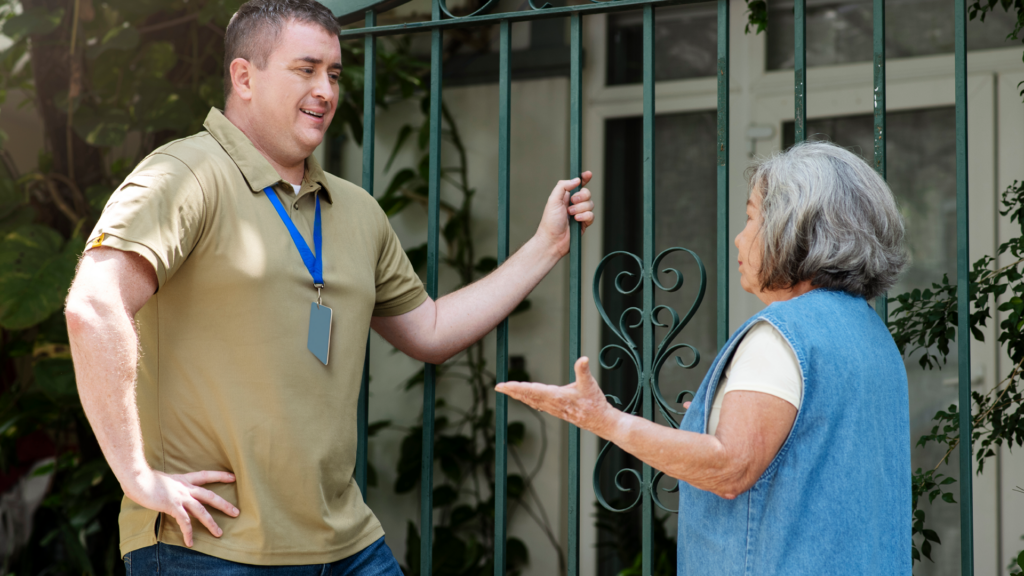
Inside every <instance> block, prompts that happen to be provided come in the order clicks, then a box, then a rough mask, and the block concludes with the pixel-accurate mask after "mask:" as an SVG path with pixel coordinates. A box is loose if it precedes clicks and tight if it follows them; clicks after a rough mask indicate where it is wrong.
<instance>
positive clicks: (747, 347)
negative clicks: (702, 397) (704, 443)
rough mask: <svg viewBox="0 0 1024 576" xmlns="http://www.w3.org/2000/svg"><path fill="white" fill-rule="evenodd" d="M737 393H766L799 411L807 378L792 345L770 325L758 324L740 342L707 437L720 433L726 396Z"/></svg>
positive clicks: (717, 395) (719, 391)
mask: <svg viewBox="0 0 1024 576" xmlns="http://www.w3.org/2000/svg"><path fill="white" fill-rule="evenodd" d="M734 390H745V391H748V392H764V393H765V394H771V395H772V396H776V397H778V398H782V399H783V400H785V401H786V402H789V403H790V404H792V405H793V406H795V407H796V409H797V410H799V409H800V402H801V401H802V400H803V396H804V378H803V374H802V372H801V371H800V362H799V361H797V359H796V354H795V353H794V352H793V348H792V347H791V346H790V345H789V342H787V341H786V339H785V338H783V337H782V334H780V333H779V331H778V330H776V329H775V327H774V326H772V325H771V324H769V323H768V322H758V323H757V324H755V325H754V326H753V327H752V328H751V329H750V330H749V331H747V334H746V335H745V336H744V337H743V340H742V341H740V344H739V346H738V347H737V348H736V353H735V354H733V356H732V360H731V361H730V362H729V365H728V366H726V368H725V374H724V375H722V380H721V381H720V382H719V383H718V389H717V390H716V391H715V401H714V402H713V403H712V405H711V416H710V418H709V419H708V434H714V433H715V430H717V429H718V418H719V416H720V415H721V412H722V403H723V402H724V400H725V395H726V394H728V393H729V392H732V391H734Z"/></svg>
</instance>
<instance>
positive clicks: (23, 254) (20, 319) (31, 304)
mask: <svg viewBox="0 0 1024 576" xmlns="http://www.w3.org/2000/svg"><path fill="white" fill-rule="evenodd" d="M62 245H63V246H62ZM80 250H81V244H80V243H79V241H78V240H77V239H74V238H73V239H71V240H70V241H68V242H67V243H64V242H63V241H62V239H61V236H60V234H58V233H57V232H56V231H54V230H52V229H50V228H47V227H45V226H40V225H35V224H32V225H28V226H22V227H20V228H18V229H17V230H15V231H13V232H11V233H9V234H7V236H5V237H4V238H3V240H2V241H0V326H3V327H4V328H6V329H8V330H20V329H24V328H28V327H29V326H32V325H34V324H38V323H39V322H42V321H43V320H45V319H46V318H47V317H48V316H50V314H53V313H54V312H56V311H57V310H60V309H61V308H62V307H63V305H64V298H65V296H67V293H68V287H69V286H70V285H71V279H72V277H73V276H74V273H75V266H76V265H77V263H78V254H79V251H80Z"/></svg>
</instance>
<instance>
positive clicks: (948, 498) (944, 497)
mask: <svg viewBox="0 0 1024 576" xmlns="http://www.w3.org/2000/svg"><path fill="white" fill-rule="evenodd" d="M942 501H943V502H949V503H950V504H956V499H955V498H953V494H952V493H951V492H946V493H945V494H943V495H942Z"/></svg>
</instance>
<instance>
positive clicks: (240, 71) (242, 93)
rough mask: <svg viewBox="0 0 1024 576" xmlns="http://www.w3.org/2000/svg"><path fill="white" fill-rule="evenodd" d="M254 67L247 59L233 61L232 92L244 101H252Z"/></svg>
mask: <svg viewBox="0 0 1024 576" xmlns="http://www.w3.org/2000/svg"><path fill="white" fill-rule="evenodd" d="M252 69H253V65H252V62H249V61H248V60H246V59H245V58H235V59H234V60H232V61H231V92H232V95H234V96H237V97H239V98H241V99H242V100H246V101H248V100H252V90H253V86H252V82H253V74H252Z"/></svg>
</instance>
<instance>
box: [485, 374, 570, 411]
mask: <svg viewBox="0 0 1024 576" xmlns="http://www.w3.org/2000/svg"><path fill="white" fill-rule="evenodd" d="M496 390H497V391H498V392H501V393H502V394H506V395H508V396H511V397H513V398H515V399H516V400H519V401H520V402H522V403H524V404H527V405H529V406H530V407H531V408H535V409H537V410H543V411H544V412H549V413H550V412H551V411H550V410H549V406H548V404H550V402H551V400H552V399H553V398H554V397H555V396H556V395H557V393H558V387H557V386H548V385H547V384H537V383H535V382H505V383H503V384H498V386H497V388H496Z"/></svg>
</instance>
